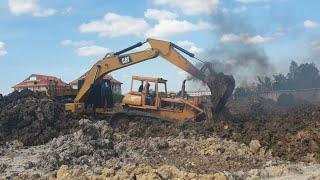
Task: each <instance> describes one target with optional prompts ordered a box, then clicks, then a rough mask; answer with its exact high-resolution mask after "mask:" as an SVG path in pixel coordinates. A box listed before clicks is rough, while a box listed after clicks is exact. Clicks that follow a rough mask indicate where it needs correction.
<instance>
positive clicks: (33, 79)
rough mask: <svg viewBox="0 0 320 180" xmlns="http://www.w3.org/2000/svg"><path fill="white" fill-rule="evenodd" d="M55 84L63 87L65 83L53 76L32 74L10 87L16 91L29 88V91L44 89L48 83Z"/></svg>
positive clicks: (47, 86) (42, 90)
mask: <svg viewBox="0 0 320 180" xmlns="http://www.w3.org/2000/svg"><path fill="white" fill-rule="evenodd" d="M52 84H55V86H56V87H65V86H67V83H65V82H63V81H62V80H61V79H59V78H57V77H54V76H46V75H39V74H32V75H30V76H29V77H28V78H27V79H25V80H24V81H22V82H20V83H19V84H17V85H15V86H13V87H12V88H13V89H14V90H16V91H22V90H24V89H29V90H31V91H41V92H44V91H46V90H47V89H48V88H49V86H50V85H52Z"/></svg>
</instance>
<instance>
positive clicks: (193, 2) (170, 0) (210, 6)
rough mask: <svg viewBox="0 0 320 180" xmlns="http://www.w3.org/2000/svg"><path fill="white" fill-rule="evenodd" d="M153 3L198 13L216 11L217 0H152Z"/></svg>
mask: <svg viewBox="0 0 320 180" xmlns="http://www.w3.org/2000/svg"><path fill="white" fill-rule="evenodd" d="M154 3H155V4H157V5H169V6H170V7H173V8H178V9H180V10H181V11H182V12H183V13H184V14H186V15H198V14H212V13H214V12H216V11H217V8H218V4H219V0H187V1H183V0H154Z"/></svg>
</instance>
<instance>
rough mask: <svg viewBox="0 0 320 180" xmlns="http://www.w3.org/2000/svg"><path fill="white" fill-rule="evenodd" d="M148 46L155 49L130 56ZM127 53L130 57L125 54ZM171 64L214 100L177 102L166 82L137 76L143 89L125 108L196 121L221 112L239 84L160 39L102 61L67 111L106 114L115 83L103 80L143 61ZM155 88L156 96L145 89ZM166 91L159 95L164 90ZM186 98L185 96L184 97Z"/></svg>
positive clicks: (131, 94) (126, 101)
mask: <svg viewBox="0 0 320 180" xmlns="http://www.w3.org/2000/svg"><path fill="white" fill-rule="evenodd" d="M145 43H148V44H149V45H150V47H151V48H149V49H146V50H142V51H138V52H134V53H127V52H128V51H131V50H133V49H135V48H137V47H140V46H142V45H143V44H145ZM178 51H180V52H182V53H184V54H186V55H188V56H189V57H191V58H195V59H197V60H199V61H200V62H201V63H203V66H202V68H201V69H198V68H196V67H195V66H194V65H192V64H191V63H190V62H189V61H188V60H187V59H186V58H185V57H184V56H182V55H181V54H180V53H179V52H178ZM125 53H127V54H125ZM159 56H160V57H162V58H163V59H165V60H167V61H169V62H170V63H172V64H173V65H175V66H177V67H178V68H180V69H182V70H184V71H186V72H188V73H189V74H190V75H192V76H193V77H194V78H195V79H198V80H200V81H202V82H203V83H205V84H207V85H208V87H209V89H210V91H211V94H212V96H211V98H209V99H210V100H209V101H207V102H204V101H202V102H201V101H200V100H199V99H197V98H195V99H188V98H186V97H185V96H184V95H182V96H180V97H178V98H176V97H172V96H169V95H168V94H167V87H166V82H167V81H166V80H164V79H162V78H150V77H138V76H134V77H133V81H140V83H141V85H142V88H140V89H138V90H134V89H132V87H131V91H130V92H129V93H128V94H126V95H125V96H124V98H123V100H122V105H123V107H124V108H130V109H135V110H140V111H146V112H150V113H153V114H155V115H157V116H158V117H160V118H162V119H168V120H175V121H185V120H190V119H195V118H196V117H197V116H199V115H201V114H204V113H206V116H207V117H208V115H209V117H210V116H211V115H212V114H214V113H218V112H219V111H221V110H222V109H223V107H224V105H225V103H226V101H227V99H228V98H229V97H230V95H231V94H232V92H233V90H234V87H235V81H234V79H233V77H232V76H226V75H224V74H222V73H216V72H214V71H213V68H212V64H211V63H208V62H204V61H202V60H200V59H198V58H196V57H195V55H194V54H193V53H190V52H188V51H187V50H185V49H183V48H181V47H179V46H178V45H176V44H174V43H172V42H168V41H163V40H157V39H151V38H149V39H147V40H146V41H145V42H139V43H137V44H135V45H133V46H130V47H128V48H126V49H124V50H121V51H119V52H116V53H113V54H109V55H107V56H106V57H104V58H103V59H102V60H100V61H98V62H97V63H96V64H95V65H93V67H92V68H91V69H90V70H89V71H88V73H87V76H86V78H85V81H84V83H83V85H82V86H81V88H80V90H79V92H78V93H77V96H76V98H75V99H74V101H73V103H68V104H66V105H65V109H66V110H68V111H72V112H92V111H95V112H105V111H108V110H109V109H110V108H112V107H113V100H112V90H111V86H112V85H111V83H110V82H109V81H107V80H105V79H103V77H104V76H105V75H106V74H108V73H110V72H112V71H115V70H118V69H121V68H125V67H128V66H131V65H134V64H137V63H140V62H143V61H147V60H151V59H154V58H157V57H159ZM150 83H152V84H154V90H155V91H154V92H150V91H149V90H148V88H143V85H145V86H147V85H148V84H150ZM161 85H162V86H164V91H162V92H161V91H159V87H160V86H161ZM182 94H184V93H182Z"/></svg>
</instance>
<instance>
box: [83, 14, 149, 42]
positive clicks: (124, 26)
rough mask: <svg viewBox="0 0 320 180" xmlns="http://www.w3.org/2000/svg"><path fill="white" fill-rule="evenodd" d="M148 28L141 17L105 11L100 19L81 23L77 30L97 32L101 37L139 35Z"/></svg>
mask: <svg viewBox="0 0 320 180" xmlns="http://www.w3.org/2000/svg"><path fill="white" fill-rule="evenodd" d="M148 28H149V25H148V24H147V22H146V21H145V20H144V19H142V18H134V17H130V16H121V15H118V14H114V13H107V14H106V15H105V16H104V18H103V19H101V20H96V21H91V22H89V23H85V24H82V25H81V26H80V27H79V30H80V32H82V33H99V35H100V36H103V37H118V36H124V35H141V34H143V32H145V30H146V29H148Z"/></svg>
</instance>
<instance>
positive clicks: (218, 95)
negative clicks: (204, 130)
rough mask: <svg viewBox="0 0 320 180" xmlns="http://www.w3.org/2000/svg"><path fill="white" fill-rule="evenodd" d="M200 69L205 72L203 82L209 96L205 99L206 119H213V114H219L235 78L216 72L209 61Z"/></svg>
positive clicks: (230, 92)
mask: <svg viewBox="0 0 320 180" xmlns="http://www.w3.org/2000/svg"><path fill="white" fill-rule="evenodd" d="M201 71H202V72H203V73H204V74H206V77H205V79H204V82H205V83H206V84H207V85H208V87H209V89H210V91H211V96H210V98H209V99H206V102H205V104H204V111H205V114H206V116H207V119H213V118H212V116H213V115H214V114H219V113H220V112H221V111H222V110H223V109H224V107H225V105H226V103H227V101H228V99H229V97H231V95H232V92H233V90H234V88H235V80H234V78H233V76H231V75H225V74H223V73H216V72H214V70H213V65H212V64H211V63H206V64H205V65H204V66H203V67H202V68H201Z"/></svg>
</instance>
